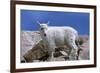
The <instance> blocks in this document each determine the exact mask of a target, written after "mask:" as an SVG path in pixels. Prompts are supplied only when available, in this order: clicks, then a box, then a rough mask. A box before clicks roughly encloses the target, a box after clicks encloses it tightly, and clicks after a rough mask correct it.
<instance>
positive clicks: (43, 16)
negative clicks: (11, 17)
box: [21, 10, 89, 35]
mask: <svg viewBox="0 0 100 73" xmlns="http://www.w3.org/2000/svg"><path fill="white" fill-rule="evenodd" d="M37 21H39V22H40V23H47V22H48V21H49V22H50V23H49V26H71V27H73V28H75V29H76V30H77V31H78V32H79V34H87V35H89V13H82V12H81V13H79V12H56V11H37V10H21V30H22V31H23V30H24V31H37V30H38V29H39V24H38V23H37Z"/></svg>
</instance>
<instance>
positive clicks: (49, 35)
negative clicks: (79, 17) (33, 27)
mask: <svg viewBox="0 0 100 73" xmlns="http://www.w3.org/2000/svg"><path fill="white" fill-rule="evenodd" d="M40 35H41V38H42V39H43V41H44V42H45V43H46V44H47V46H48V52H49V55H50V57H49V58H48V61H54V52H55V48H59V47H63V46H64V45H67V46H68V48H69V50H70V51H69V53H68V57H69V59H70V58H71V57H70V56H71V54H74V60H77V56H78V54H77V51H78V46H77V44H76V41H77V40H78V32H77V31H76V30H75V29H74V28H72V27H69V26H60V27H58V26H48V24H40Z"/></svg>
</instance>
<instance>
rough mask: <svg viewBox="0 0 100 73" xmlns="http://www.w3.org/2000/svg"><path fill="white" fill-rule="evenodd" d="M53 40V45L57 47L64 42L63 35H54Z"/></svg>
mask: <svg viewBox="0 0 100 73" xmlns="http://www.w3.org/2000/svg"><path fill="white" fill-rule="evenodd" d="M54 41H55V45H56V46H57V47H61V46H63V45H64V44H65V42H64V37H63V36H56V38H55V40H54Z"/></svg>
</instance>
